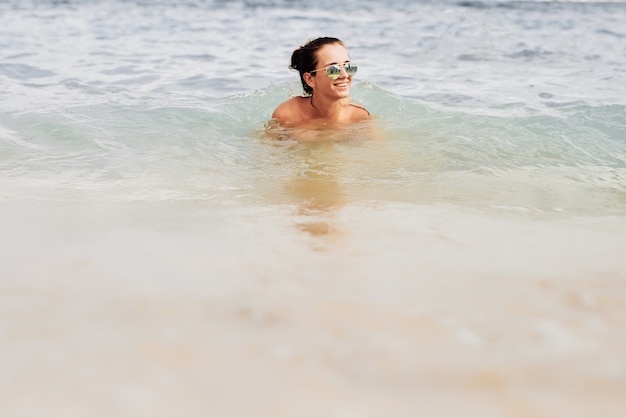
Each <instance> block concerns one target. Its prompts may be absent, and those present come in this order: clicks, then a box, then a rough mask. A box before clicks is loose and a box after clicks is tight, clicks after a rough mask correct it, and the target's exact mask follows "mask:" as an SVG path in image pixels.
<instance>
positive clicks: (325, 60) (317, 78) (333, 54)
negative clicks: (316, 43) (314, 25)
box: [307, 44, 352, 98]
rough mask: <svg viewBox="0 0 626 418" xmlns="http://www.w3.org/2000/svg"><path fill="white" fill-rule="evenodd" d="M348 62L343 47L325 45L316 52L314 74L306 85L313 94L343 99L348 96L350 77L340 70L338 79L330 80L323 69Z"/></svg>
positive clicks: (348, 56) (347, 56)
mask: <svg viewBox="0 0 626 418" xmlns="http://www.w3.org/2000/svg"><path fill="white" fill-rule="evenodd" d="M348 61H350V55H348V51H347V50H346V48H344V47H343V45H340V44H327V45H324V46H323V47H321V48H320V49H319V50H318V51H317V66H316V67H315V69H316V70H319V71H316V72H315V73H314V74H311V76H310V77H309V78H308V80H307V83H308V84H309V86H311V87H312V88H313V92H314V94H319V95H324V96H329V97H334V98H345V97H348V96H349V95H350V85H351V84H352V77H351V76H349V75H348V74H347V73H346V71H345V69H343V68H342V70H341V74H340V75H339V78H337V79H336V80H331V79H330V78H329V77H328V74H326V70H323V68H325V67H327V66H329V65H331V64H339V65H342V66H343V64H345V63H346V62H348Z"/></svg>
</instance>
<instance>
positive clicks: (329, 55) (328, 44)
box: [272, 37, 370, 127]
mask: <svg viewBox="0 0 626 418" xmlns="http://www.w3.org/2000/svg"><path fill="white" fill-rule="evenodd" d="M290 68H292V69H294V70H298V72H299V73H300V81H301V82H302V88H303V89H304V92H305V94H306V95H305V96H297V97H292V98H291V99H289V100H287V101H285V102H283V103H281V104H280V105H279V106H278V107H277V108H276V110H274V113H273V114H272V119H273V120H275V121H277V122H278V123H279V124H280V125H281V126H284V127H306V126H308V125H311V124H312V125H317V124H318V123H320V122H321V123H328V122H333V123H353V122H359V121H364V120H367V119H369V118H370V113H369V112H368V111H367V110H366V109H365V108H363V107H361V106H357V105H355V104H351V103H350V85H351V84H352V76H353V75H354V74H355V73H356V70H357V66H356V65H355V64H353V63H352V62H350V56H349V55H348V51H347V50H346V47H345V46H344V44H343V42H342V41H341V40H339V39H337V38H328V37H324V38H317V39H314V40H312V41H310V42H308V43H307V44H306V45H304V46H301V47H300V48H298V49H296V50H295V51H293V54H292V55H291V66H290Z"/></svg>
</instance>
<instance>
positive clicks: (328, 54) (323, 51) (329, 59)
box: [317, 44, 350, 66]
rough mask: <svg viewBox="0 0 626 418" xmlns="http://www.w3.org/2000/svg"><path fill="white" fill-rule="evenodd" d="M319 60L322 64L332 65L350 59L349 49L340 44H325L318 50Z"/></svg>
mask: <svg viewBox="0 0 626 418" xmlns="http://www.w3.org/2000/svg"><path fill="white" fill-rule="evenodd" d="M317 61H318V63H319V64H320V65H324V66H326V65H330V64H337V63H344V62H346V61H350V55H348V51H347V50H346V48H344V46H343V45H340V44H328V45H324V46H323V47H321V48H320V49H319V50H318V51H317Z"/></svg>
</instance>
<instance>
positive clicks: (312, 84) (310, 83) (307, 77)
mask: <svg viewBox="0 0 626 418" xmlns="http://www.w3.org/2000/svg"><path fill="white" fill-rule="evenodd" d="M302 78H303V79H304V82H305V83H306V84H307V85H308V86H309V87H311V88H314V87H315V77H313V75H312V74H311V73H304V74H303V75H302Z"/></svg>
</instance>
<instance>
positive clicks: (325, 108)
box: [309, 95, 349, 119]
mask: <svg viewBox="0 0 626 418" xmlns="http://www.w3.org/2000/svg"><path fill="white" fill-rule="evenodd" d="M348 100H349V99H347V98H342V99H336V100H332V101H330V100H323V99H320V97H317V96H314V95H312V96H311V97H310V99H309V103H310V104H311V107H312V108H313V110H314V112H315V114H316V115H317V116H318V117H320V118H325V119H340V116H341V109H342V107H343V106H344V105H345V104H346V103H347V101H348Z"/></svg>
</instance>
